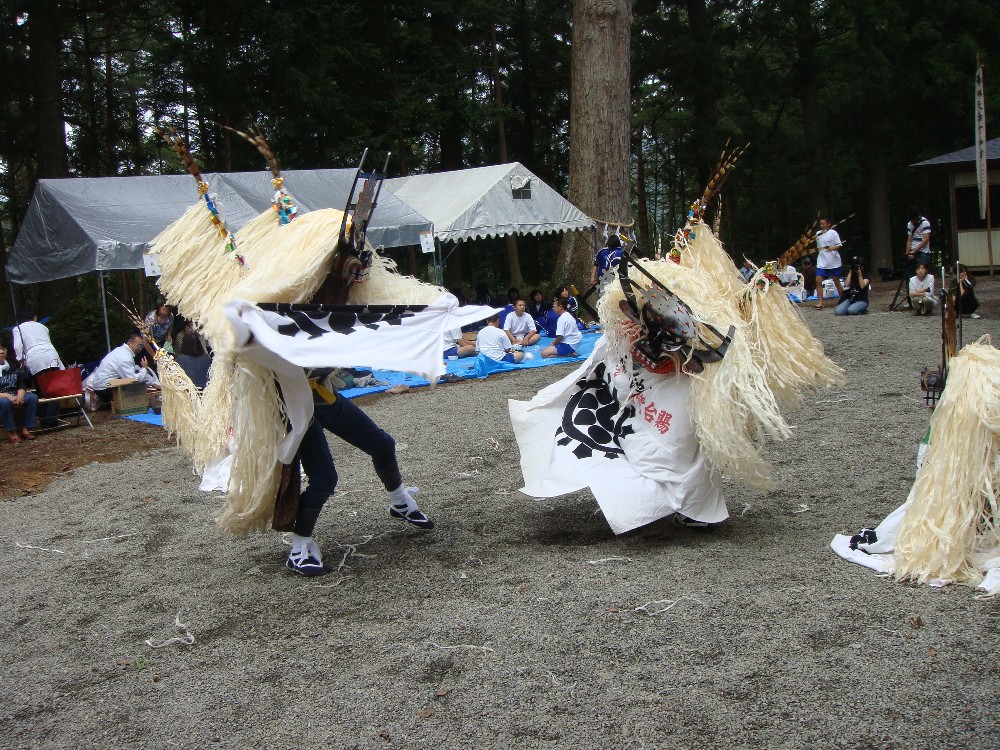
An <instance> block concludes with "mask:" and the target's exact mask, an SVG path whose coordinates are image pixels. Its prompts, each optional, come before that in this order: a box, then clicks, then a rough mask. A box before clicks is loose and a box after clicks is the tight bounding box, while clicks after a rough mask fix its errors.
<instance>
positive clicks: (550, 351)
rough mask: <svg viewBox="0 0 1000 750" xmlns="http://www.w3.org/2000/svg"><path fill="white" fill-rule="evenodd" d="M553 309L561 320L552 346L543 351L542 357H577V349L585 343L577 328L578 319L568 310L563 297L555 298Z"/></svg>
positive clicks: (557, 324) (558, 322)
mask: <svg viewBox="0 0 1000 750" xmlns="http://www.w3.org/2000/svg"><path fill="white" fill-rule="evenodd" d="M552 309H553V310H554V311H555V312H556V313H558V314H559V320H558V321H557V322H556V337H555V339H553V341H552V346H547V347H545V348H544V349H542V356H543V357H575V356H576V347H577V345H578V344H579V343H580V342H581V341H583V334H582V333H580V329H579V328H577V326H576V318H574V317H573V316H572V315H571V314H570V313H569V312H568V311H567V310H566V300H565V299H563V298H562V297H555V298H553V300H552Z"/></svg>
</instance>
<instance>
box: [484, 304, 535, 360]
mask: <svg viewBox="0 0 1000 750" xmlns="http://www.w3.org/2000/svg"><path fill="white" fill-rule="evenodd" d="M510 346H511V343H510V339H509V338H507V333H506V332H505V331H501V330H500V315H499V314H496V315H494V316H493V317H491V318H487V320H486V326H485V327H484V328H483V330H481V331H480V332H479V335H478V336H477V337H476V351H478V352H479V353H480V354H482V355H483V356H486V357H489V358H490V359H492V360H495V361H497V362H510V363H511V364H515V365H516V364H517V363H518V362H520V361H521V360H522V359H524V353H523V352H513V351H511V350H510Z"/></svg>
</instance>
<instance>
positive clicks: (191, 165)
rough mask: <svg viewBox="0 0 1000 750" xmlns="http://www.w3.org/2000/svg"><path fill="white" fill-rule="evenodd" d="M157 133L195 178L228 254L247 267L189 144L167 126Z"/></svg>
mask: <svg viewBox="0 0 1000 750" xmlns="http://www.w3.org/2000/svg"><path fill="white" fill-rule="evenodd" d="M156 132H157V133H159V134H160V136H162V137H163V140H165V141H166V142H167V144H169V146H170V147H171V148H172V149H173V150H174V152H175V153H176V154H177V155H178V156H179V157H180V159H181V161H182V162H183V163H184V167H185V169H187V171H188V172H190V173H191V176H192V177H194V181H195V183H196V184H197V185H198V195H200V196H201V197H202V198H204V199H205V206H206V207H207V208H208V212H209V213H210V214H211V220H212V223H213V224H214V225H215V226H216V228H217V229H218V230H219V234H220V235H221V236H222V239H223V241H224V242H225V244H226V252H230V253H232V254H233V257H235V258H236V260H237V262H238V263H239V264H240V265H241V266H244V265H246V259H245V258H244V257H243V256H242V255H240V254H239V252H237V250H236V235H234V234H233V233H232V232H230V231H229V227H227V226H226V222H225V221H223V220H222V216H221V214H220V213H219V209H218V208H217V207H216V205H215V201H213V200H212V197H211V196H210V195H209V194H208V183H207V182H205V180H204V179H202V176H201V169H199V168H198V162H196V161H195V160H194V157H193V156H191V152H190V150H188V147H187V144H186V143H184V139H183V138H181V137H180V136H179V135H177V132H176V131H175V130H174V129H173V128H172V127H170V126H169V125H168V126H167V132H164V131H163V130H162V129H160V128H157V129H156Z"/></svg>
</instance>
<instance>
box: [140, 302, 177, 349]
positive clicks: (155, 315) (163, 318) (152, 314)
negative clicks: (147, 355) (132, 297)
mask: <svg viewBox="0 0 1000 750" xmlns="http://www.w3.org/2000/svg"><path fill="white" fill-rule="evenodd" d="M144 322H145V323H146V326H147V327H148V328H149V331H150V333H152V334H153V341H155V342H156V345H157V346H159V347H162V346H163V345H164V344H165V343H166V341H167V338H169V336H170V329H171V328H173V325H174V314H173V312H172V311H171V310H170V306H169V305H160V306H159V307H157V308H156V309H155V310H150V311H149V313H148V314H147V315H146V319H145V321H144Z"/></svg>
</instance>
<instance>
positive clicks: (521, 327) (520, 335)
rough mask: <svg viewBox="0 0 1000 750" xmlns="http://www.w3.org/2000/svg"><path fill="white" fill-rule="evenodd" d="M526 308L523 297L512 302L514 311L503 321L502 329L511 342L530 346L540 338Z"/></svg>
mask: <svg viewBox="0 0 1000 750" xmlns="http://www.w3.org/2000/svg"><path fill="white" fill-rule="evenodd" d="M526 310H527V304H526V303H525V301H524V300H523V299H519V300H518V301H517V302H515V303H514V311H513V312H512V313H511V314H510V315H508V316H507V319H506V320H505V321H504V323H503V330H504V331H505V332H506V333H507V337H508V338H509V339H510V343H511V344H520V345H521V346H531V345H532V344H534V343H536V342H537V341H538V340H539V339H540V338H541V336H539V335H538V331H537V330H535V321H534V320H533V319H532V317H531V316H530V315H528V314H527V312H526Z"/></svg>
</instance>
